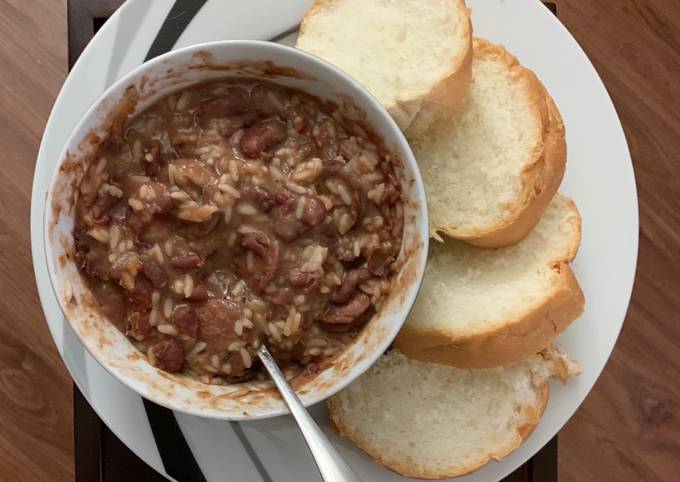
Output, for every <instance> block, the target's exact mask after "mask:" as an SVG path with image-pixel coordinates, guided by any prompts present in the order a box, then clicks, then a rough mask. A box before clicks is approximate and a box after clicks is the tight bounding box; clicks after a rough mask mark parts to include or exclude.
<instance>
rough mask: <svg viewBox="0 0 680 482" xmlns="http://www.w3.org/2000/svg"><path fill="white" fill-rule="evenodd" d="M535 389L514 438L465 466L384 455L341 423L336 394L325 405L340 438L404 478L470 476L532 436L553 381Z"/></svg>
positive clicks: (524, 406)
mask: <svg viewBox="0 0 680 482" xmlns="http://www.w3.org/2000/svg"><path fill="white" fill-rule="evenodd" d="M534 389H535V391H536V400H537V403H536V405H533V404H529V403H525V404H524V405H522V409H521V410H522V414H523V415H524V419H525V422H524V424H522V425H521V426H519V427H517V434H516V437H514V438H513V439H512V440H510V441H509V442H508V443H507V444H505V445H503V446H502V447H496V448H494V449H493V450H491V449H490V450H489V452H488V453H486V454H480V456H479V457H478V458H477V460H475V461H472V462H470V463H469V464H468V465H467V466H465V467H462V468H461V467H448V468H447V467H427V468H424V467H420V466H419V465H418V464H416V463H415V462H414V461H413V460H411V459H409V458H406V459H404V460H398V461H396V460H391V459H389V458H387V457H385V456H384V455H383V454H382V453H381V452H380V451H379V450H378V449H376V448H375V447H372V446H371V444H370V443H369V442H368V441H367V440H365V439H363V438H362V437H361V436H360V435H359V434H358V433H356V432H353V431H352V430H351V429H349V428H348V427H345V426H343V425H342V421H341V419H340V415H339V414H340V406H339V403H338V401H337V399H336V397H333V398H330V399H329V400H328V401H327V402H326V404H327V406H328V409H329V411H330V423H331V428H332V429H333V430H334V431H335V432H336V433H337V434H338V435H339V436H341V437H346V438H348V439H350V440H351V441H352V442H353V443H354V444H355V445H356V446H357V447H359V448H360V449H361V450H363V451H364V452H366V453H367V454H368V455H369V456H370V457H371V458H372V459H373V460H375V461H376V462H377V463H379V464H381V465H383V466H385V467H387V468H388V469H389V470H391V471H393V472H396V473H397V474H399V475H402V476H404V477H412V478H415V479H425V480H441V479H448V478H450V477H459V476H462V475H467V474H469V473H471V472H474V471H475V470H478V469H480V468H482V467H484V466H485V465H486V464H488V463H489V462H491V461H492V460H501V459H502V458H504V457H506V456H507V455H509V454H511V453H512V452H514V451H515V450H517V448H519V446H520V445H522V443H523V442H524V441H525V440H526V439H527V438H528V437H529V435H531V433H532V432H533V430H534V428H535V427H536V425H537V424H538V422H539V421H540V420H541V417H543V412H544V411H545V408H546V406H547V404H548V398H549V394H550V384H549V382H548V380H545V381H544V382H542V383H541V384H540V385H539V386H537V387H535V388H534Z"/></svg>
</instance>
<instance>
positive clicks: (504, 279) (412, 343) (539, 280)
mask: <svg viewBox="0 0 680 482" xmlns="http://www.w3.org/2000/svg"><path fill="white" fill-rule="evenodd" d="M580 228H581V221H580V216H579V214H578V211H577V209H576V206H575V205H574V203H573V201H571V200H570V199H569V198H567V197H565V196H562V195H559V194H558V195H556V196H555V198H554V199H553V201H552V202H551V204H550V205H549V206H548V209H547V210H546V211H545V213H544V215H543V217H542V218H541V220H540V222H539V223H538V225H537V226H536V227H535V228H534V229H533V230H532V231H531V233H530V234H529V235H528V236H527V237H526V238H525V239H524V240H523V241H521V242H520V243H518V244H516V245H514V246H509V247H507V248H499V249H483V248H476V247H474V246H470V245H468V244H467V243H464V242H462V241H455V240H447V241H446V242H445V243H432V244H431V245H430V259H429V262H428V264H427V268H426V272H425V278H424V280H423V285H422V288H421V290H420V292H419V294H418V298H417V299H416V303H415V305H414V306H413V309H412V311H411V313H410V315H409V317H408V319H407V321H406V323H405V325H404V327H403V328H402V331H401V332H400V333H399V335H398V337H397V339H396V341H395V345H396V346H397V348H399V349H400V350H402V351H403V352H404V353H405V354H406V355H408V356H410V357H412V358H416V359H419V360H423V361H436V362H438V363H447V364H452V365H455V366H464V367H490V366H497V365H500V364H503V363H509V362H513V361H518V360H521V359H522V358H524V357H526V356H527V355H529V354H531V353H536V352H537V351H539V350H541V349H542V348H543V347H545V346H547V345H549V344H550V343H551V342H552V339H553V338H554V337H555V336H557V335H558V334H559V333H560V332H561V331H562V330H563V329H565V328H566V327H567V326H568V324H569V323H570V322H571V321H573V320H574V319H575V318H577V317H578V316H579V315H580V313H581V311H582V309H583V293H582V291H581V290H580V288H579V287H578V283H577V282H576V280H575V278H574V276H573V273H572V272H571V270H570V268H569V263H570V262H571V260H572V259H573V258H574V256H575V255H576V250H577V248H578V245H579V243H580V236H581V230H580Z"/></svg>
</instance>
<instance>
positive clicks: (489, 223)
mask: <svg viewBox="0 0 680 482" xmlns="http://www.w3.org/2000/svg"><path fill="white" fill-rule="evenodd" d="M412 147H413V151H414V153H415V156H416V159H417V160H418V164H419V166H420V169H421V172H422V174H423V179H424V181H425V188H426V191H427V194H428V200H429V211H430V231H431V234H432V236H434V237H435V238H437V239H439V240H441V238H440V237H439V233H444V234H447V235H449V236H451V237H454V238H458V239H463V240H466V241H468V242H469V243H471V244H474V245H476V246H482V247H501V246H507V245H510V244H514V243H517V242H518V241H520V240H521V239H522V238H524V236H526V234H527V233H528V232H529V231H530V230H531V228H532V227H533V226H534V225H535V224H536V222H538V220H539V218H540V217H541V214H542V213H543V210H544V209H545V207H546V206H547V205H548V203H549V202H550V199H552V197H553V195H554V194H555V192H556V191H557V188H558V187H559V184H560V182H561V181H562V177H563V175H564V168H565V163H566V143H565V137H564V125H563V123H562V118H561V117H560V113H559V111H558V110H557V107H556V106H555V103H554V102H553V100H552V98H551V97H550V95H548V93H547V91H546V90H545V88H544V87H543V85H542V84H541V82H540V81H539V80H538V78H537V77H536V76H535V75H534V73H533V72H531V71H530V70H528V69H526V68H524V67H522V66H521V65H520V64H519V63H518V62H517V59H516V58H515V57H513V56H512V55H510V54H509V53H508V52H507V51H506V50H505V49H504V48H503V47H500V46H497V45H493V44H490V43H488V42H486V41H484V40H480V39H475V41H474V53H473V59H472V86H471V87H470V90H469V92H468V95H467V97H466V98H465V99H464V101H463V105H462V107H461V109H460V110H459V111H458V112H457V113H456V114H454V115H453V116H450V117H447V118H445V119H442V120H439V121H438V122H436V123H435V124H434V125H433V126H432V127H431V128H430V129H429V130H428V131H427V132H425V133H424V134H423V135H422V136H419V137H417V138H416V139H413V140H412Z"/></svg>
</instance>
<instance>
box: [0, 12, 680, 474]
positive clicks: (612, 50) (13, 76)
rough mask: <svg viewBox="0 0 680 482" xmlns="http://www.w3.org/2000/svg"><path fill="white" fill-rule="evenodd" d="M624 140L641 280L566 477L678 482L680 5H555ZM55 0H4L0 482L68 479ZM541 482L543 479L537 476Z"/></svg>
mask: <svg viewBox="0 0 680 482" xmlns="http://www.w3.org/2000/svg"><path fill="white" fill-rule="evenodd" d="M557 3H558V9H559V18H560V19H561V20H562V22H563V23H564V24H565V25H566V26H567V28H568V29H569V30H570V31H571V32H572V34H573V35H574V36H575V37H576V39H577V40H578V41H579V43H580V44H581V45H582V46H583V48H584V49H585V50H586V52H587V53H588V55H589V56H590V58H591V59H592V61H593V63H594V64H595V67H596V68H597V69H598V71H599V72H600V75H601V76H602V78H603V80H604V82H605V84H606V86H607V88H608V90H609V92H610V94H611V96H612V98H613V99H614V103H615V105H616V107H617V110H618V112H619V115H620V116H621V119H622V122H623V125H624V129H625V132H626V136H627V138H628V142H629V144H630V148H631V152H632V155H633V161H634V165H635V172H636V176H637V186H638V190H639V197H640V222H641V229H640V231H641V232H640V257H639V265H638V273H637V278H636V286H635V289H634V293H633V300H632V304H631V308H630V311H629V314H628V316H627V318H626V323H625V325H624V328H623V332H622V334H621V338H620V339H619V342H618V344H617V347H616V349H615V351H614V354H613V356H612V358H611V360H610V361H609V363H608V365H607V367H606V369H605V371H604V373H603V375H602V377H601V378H600V380H599V381H598V383H597V385H596V386H595V389H594V390H593V392H592V393H591V394H590V395H589V397H588V398H587V399H586V401H585V403H584V404H583V406H582V407H581V408H580V409H579V410H578V412H577V413H576V415H575V416H574V417H573V418H572V420H571V421H570V422H569V423H568V424H567V426H566V427H565V428H564V430H563V431H562V432H561V433H560V444H559V467H560V480H561V481H562V482H576V481H578V482H581V481H600V480H601V481H604V480H618V481H670V480H678V479H680V419H679V415H678V414H680V357H679V356H678V353H679V350H680V176H678V175H677V171H679V170H680V88H679V87H678V84H679V82H680V2H679V1H677V0H645V1H642V0H606V1H605V0H600V1H592V0H561V1H558V2H557ZM66 68H67V35H66V6H65V1H64V0H0V146H1V147H2V149H3V154H4V157H3V166H4V168H5V173H4V175H3V176H1V177H0V290H2V293H3V296H2V297H1V298H0V427H2V430H0V480H2V481H5V480H16V481H43V480H44V481H56V482H61V481H69V480H73V431H72V423H73V421H72V409H73V407H72V403H73V402H72V395H71V381H70V379H69V377H68V374H67V372H66V370H65V368H64V366H63V364H62V362H61V360H60V359H59V356H58V354H57V351H56V349H55V348H54V345H53V343H52V340H51V338H50V335H49V332H48V330H47V325H46V323H45V321H44V319H43V314H42V311H41V309H40V305H39V302H38V297H37V293H36V289H35V284H34V282H33V271H32V267H31V258H30V245H29V232H28V219H29V218H28V217H29V201H30V190H31V179H32V175H33V168H34V165H35V158H36V155H37V151H38V146H39V143H40V138H41V135H42V130H43V128H44V125H45V122H46V120H47V116H48V115H49V111H50V108H51V105H52V103H53V101H54V98H55V97H56V94H57V92H58V90H59V87H60V86H61V83H62V82H63V80H64V78H65V75H66ZM537 482H539V481H537Z"/></svg>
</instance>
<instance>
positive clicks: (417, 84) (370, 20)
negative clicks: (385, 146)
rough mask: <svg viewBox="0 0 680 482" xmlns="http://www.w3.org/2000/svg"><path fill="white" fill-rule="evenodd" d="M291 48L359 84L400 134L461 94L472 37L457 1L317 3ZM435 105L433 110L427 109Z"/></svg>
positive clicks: (424, 121)
mask: <svg viewBox="0 0 680 482" xmlns="http://www.w3.org/2000/svg"><path fill="white" fill-rule="evenodd" d="M296 47H298V48H300V49H302V50H306V51H308V52H311V53H313V54H315V55H318V56H319V57H321V58H323V59H325V60H327V61H329V62H331V63H332V64H335V65H337V66H338V67H340V68H341V69H342V70H344V71H345V72H347V73H348V74H350V75H351V76H352V77H354V78H355V79H357V80H358V81H359V82H361V83H362V84H363V85H364V86H365V87H366V88H367V89H368V90H369V91H370V92H371V93H372V94H373V95H375V96H376V97H377V98H378V100H379V101H380V102H381V103H382V104H383V105H384V106H385V107H386V108H387V109H388V110H389V111H390V113H391V114H392V115H393V116H394V117H395V120H396V121H397V123H398V124H399V126H400V127H401V128H402V129H407V128H409V126H410V125H411V124H412V123H413V122H414V120H415V119H416V118H420V119H419V121H418V124H421V125H420V126H419V128H418V130H424V128H425V127H427V126H429V124H430V123H431V122H432V121H433V120H434V119H435V118H436V117H439V116H440V115H434V114H433V113H432V112H429V111H428V109H430V108H435V109H436V108H437V107H438V106H437V105H436V104H441V107H442V108H443V111H445V110H447V109H448V110H449V111H450V110H451V109H452V108H453V107H454V106H455V105H457V104H458V103H459V101H460V99H462V97H463V96H464V95H465V92H466V90H467V87H468V84H469V77H470V54H471V49H472V31H471V25H470V15H469V12H468V9H467V7H466V6H465V3H464V2H463V0H429V1H427V2H422V1H420V0H399V1H395V0H317V1H316V2H315V3H314V4H313V5H312V7H311V8H310V10H309V11H308V12H307V14H306V15H305V17H304V19H303V22H302V25H301V28H300V34H299V36H298V40H297V43H296ZM429 104H435V105H429Z"/></svg>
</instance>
